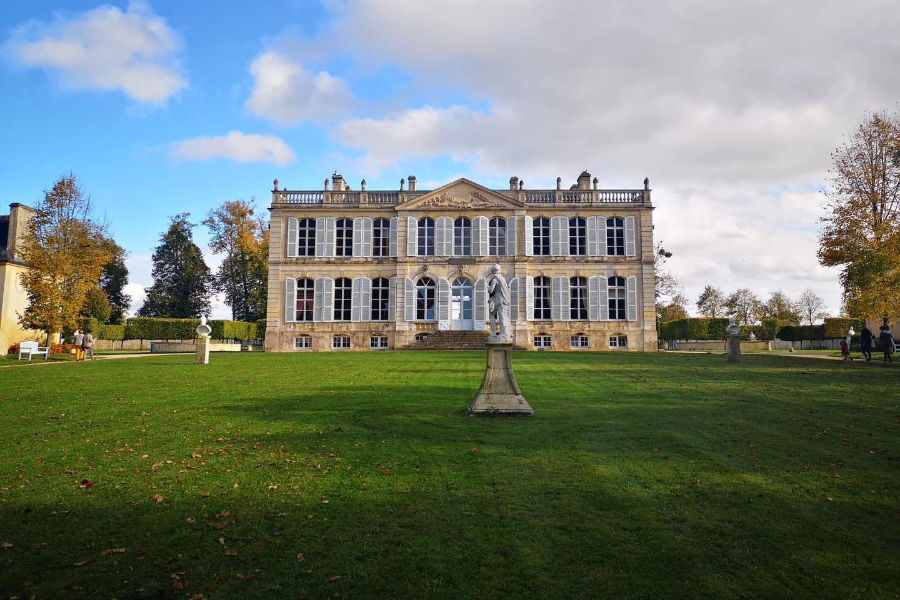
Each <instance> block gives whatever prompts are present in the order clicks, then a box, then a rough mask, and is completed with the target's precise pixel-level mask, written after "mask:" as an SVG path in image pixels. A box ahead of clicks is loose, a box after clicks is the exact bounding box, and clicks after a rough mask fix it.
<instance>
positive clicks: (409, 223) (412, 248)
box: [406, 217, 419, 256]
mask: <svg viewBox="0 0 900 600" xmlns="http://www.w3.org/2000/svg"><path fill="white" fill-rule="evenodd" d="M418 237H419V232H418V227H417V226H416V219H415V218H414V217H406V255H407V256H415V255H416V250H417V249H416V245H417V244H416V242H417V241H418Z"/></svg>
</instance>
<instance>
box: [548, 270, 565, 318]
mask: <svg viewBox="0 0 900 600" xmlns="http://www.w3.org/2000/svg"><path fill="white" fill-rule="evenodd" d="M569 310H570V307H569V278H568V277H565V276H559V277H554V278H553V279H552V280H550V318H551V319H552V320H553V321H568V320H569Z"/></svg>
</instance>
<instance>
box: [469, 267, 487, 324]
mask: <svg viewBox="0 0 900 600" xmlns="http://www.w3.org/2000/svg"><path fill="white" fill-rule="evenodd" d="M473 313H474V314H473V315H472V316H473V317H475V319H474V320H475V323H474V326H473V328H474V329H475V331H481V330H483V329H484V328H485V326H486V321H487V320H488V317H487V281H485V279H484V277H479V278H478V279H477V280H476V281H475V306H474V310H473Z"/></svg>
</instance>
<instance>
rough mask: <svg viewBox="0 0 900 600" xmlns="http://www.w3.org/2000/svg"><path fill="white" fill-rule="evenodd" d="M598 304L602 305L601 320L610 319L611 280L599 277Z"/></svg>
mask: <svg viewBox="0 0 900 600" xmlns="http://www.w3.org/2000/svg"><path fill="white" fill-rule="evenodd" d="M597 279H598V280H599V281H598V282H597V288H598V291H597V305H598V306H599V307H600V320H601V321H609V280H608V279H607V278H606V277H598V278H597Z"/></svg>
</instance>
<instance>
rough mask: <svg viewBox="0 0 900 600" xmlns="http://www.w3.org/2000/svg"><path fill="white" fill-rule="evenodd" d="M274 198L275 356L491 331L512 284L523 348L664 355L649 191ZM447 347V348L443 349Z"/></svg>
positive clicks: (328, 193) (482, 190) (345, 191)
mask: <svg viewBox="0 0 900 600" xmlns="http://www.w3.org/2000/svg"><path fill="white" fill-rule="evenodd" d="M404 184H405V181H401V186H400V190H399V191H396V190H395V191H386V190H378V191H372V190H367V189H366V185H365V180H363V182H362V185H361V188H362V189H361V190H360V191H354V190H351V189H349V186H348V185H347V184H346V182H345V181H344V179H343V177H342V176H340V175H337V174H335V175H334V176H333V177H332V178H331V180H330V181H329V180H325V186H324V188H325V189H324V190H321V191H294V190H286V189H279V187H278V181H277V180H276V181H275V187H274V190H273V192H272V204H271V206H270V211H271V232H270V242H269V244H270V245H269V297H268V310H267V318H266V322H267V326H266V337H265V348H266V351H270V352H289V351H303V350H313V351H318V350H322V351H332V350H380V349H401V348H409V347H412V348H415V347H416V344H417V342H418V341H420V340H422V339H423V338H424V337H425V336H428V335H446V334H442V332H452V331H476V332H481V331H483V332H485V335H486V332H487V321H488V308H487V284H486V281H487V277H488V276H489V274H490V270H491V267H492V266H493V265H494V264H499V265H500V267H501V272H502V274H503V275H504V277H506V279H507V281H508V282H509V285H510V292H511V315H510V317H511V325H512V330H513V334H514V340H515V345H516V347H517V348H520V349H527V350H535V349H538V350H616V351H619V350H633V351H634V350H637V351H655V350H656V348H657V336H656V309H655V296H654V287H655V286H654V283H655V280H654V268H653V265H654V260H653V259H654V256H653V220H652V211H653V206H652V204H651V201H650V189H649V182H648V181H647V180H645V181H644V187H643V189H633V190H600V189H597V180H596V178H595V179H594V180H593V182H592V181H591V177H590V174H589V173H587V172H584V173H582V174H581V175H580V176H579V177H578V180H577V183H576V184H575V185H573V186H572V187H571V188H570V189H565V190H564V189H561V183H560V180H557V189H555V190H553V189H551V190H526V189H524V185H523V184H522V182H520V181H519V180H518V179H517V178H515V177H514V178H511V179H510V187H509V189H508V190H491V189H488V188H486V187H483V186H481V185H478V184H477V183H474V182H472V181H469V180H467V179H464V178H463V179H458V180H456V181H454V182H452V183H449V184H447V185H445V186H443V187H441V188H439V189H436V190H427V191H424V190H418V189H417V188H416V180H415V177H413V176H410V177H409V189H405V185H404ZM435 339H437V338H435Z"/></svg>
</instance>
